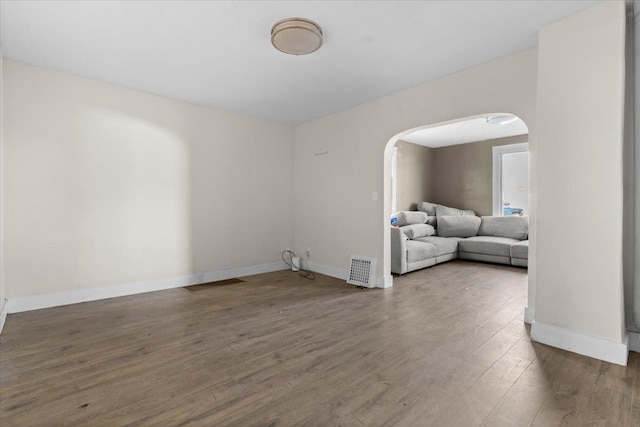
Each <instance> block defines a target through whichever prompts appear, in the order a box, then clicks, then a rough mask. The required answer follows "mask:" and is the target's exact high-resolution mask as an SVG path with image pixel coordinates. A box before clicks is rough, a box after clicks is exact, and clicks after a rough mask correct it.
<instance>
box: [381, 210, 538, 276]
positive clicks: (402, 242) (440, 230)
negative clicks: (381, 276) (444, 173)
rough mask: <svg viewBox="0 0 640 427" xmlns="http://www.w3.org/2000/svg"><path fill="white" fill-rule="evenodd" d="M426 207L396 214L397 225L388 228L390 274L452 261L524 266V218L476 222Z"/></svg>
mask: <svg viewBox="0 0 640 427" xmlns="http://www.w3.org/2000/svg"><path fill="white" fill-rule="evenodd" d="M426 205H434V204H431V203H426V202H422V203H421V204H418V208H419V209H420V211H410V212H409V211H407V212H399V213H398V214H397V215H396V218H395V219H396V223H397V225H398V226H396V227H392V228H391V272H392V273H394V274H404V273H408V272H410V271H414V270H418V269H421V268H425V267H431V266H433V265H436V264H440V263H442V262H446V261H450V260H453V259H465V260H471V261H481V262H491V263H497V264H506V265H513V266H517V267H527V266H528V255H529V240H528V238H529V224H528V218H527V217H520V216H507V217H492V216H483V217H477V216H475V214H474V213H473V212H471V211H461V210H457V209H453V208H448V207H444V208H446V209H438V210H435V209H432V208H433V206H426ZM437 206H440V205H435V207H437ZM429 213H434V214H435V215H429ZM438 213H440V215H438Z"/></svg>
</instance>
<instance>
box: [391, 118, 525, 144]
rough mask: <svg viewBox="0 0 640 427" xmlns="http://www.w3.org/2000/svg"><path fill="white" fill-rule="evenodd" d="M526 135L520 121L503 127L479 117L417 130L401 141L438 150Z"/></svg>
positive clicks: (523, 124) (522, 123)
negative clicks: (450, 146)
mask: <svg viewBox="0 0 640 427" xmlns="http://www.w3.org/2000/svg"><path fill="white" fill-rule="evenodd" d="M528 133H529V129H528V128H527V125H526V124H525V123H524V122H523V121H522V120H520V119H518V120H516V121H514V122H511V123H506V124H503V125H494V124H490V123H487V120H486V117H480V118H475V119H471V120H463V121H460V122H455V123H449V124H446V125H442V126H435V127H430V128H427V129H421V130H417V131H415V132H412V133H410V134H408V135H405V136H403V137H402V140H403V141H407V142H411V143H414V144H419V145H424V146H425V147H431V148H439V147H447V146H449V145H458V144H466V143H468V142H477V141H486V140H488V139H495V138H505V137H508V136H515V135H525V134H528Z"/></svg>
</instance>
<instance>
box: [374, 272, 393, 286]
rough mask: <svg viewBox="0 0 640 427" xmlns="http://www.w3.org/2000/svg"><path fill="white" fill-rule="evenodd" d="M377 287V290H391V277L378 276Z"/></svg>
mask: <svg viewBox="0 0 640 427" xmlns="http://www.w3.org/2000/svg"><path fill="white" fill-rule="evenodd" d="M377 285H378V287H379V288H391V287H392V286H393V276H392V275H390V274H388V275H386V276H379V277H378V278H377Z"/></svg>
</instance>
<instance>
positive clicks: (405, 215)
mask: <svg viewBox="0 0 640 427" xmlns="http://www.w3.org/2000/svg"><path fill="white" fill-rule="evenodd" d="M396 218H398V225H399V226H400V227H402V226H403V225H412V224H424V223H425V222H427V220H428V219H429V215H427V214H426V213H424V212H419V211H402V212H398V213H397V214H396Z"/></svg>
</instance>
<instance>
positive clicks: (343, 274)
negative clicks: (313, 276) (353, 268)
mask: <svg viewBox="0 0 640 427" xmlns="http://www.w3.org/2000/svg"><path fill="white" fill-rule="evenodd" d="M304 267H305V268H306V269H307V270H311V271H314V272H316V273H320V274H324V275H325V276H331V277H335V278H336V279H342V280H347V279H348V278H349V270H347V269H346V268H337V267H331V266H328V265H323V264H316V263H315V262H311V261H307V262H305V263H304Z"/></svg>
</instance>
